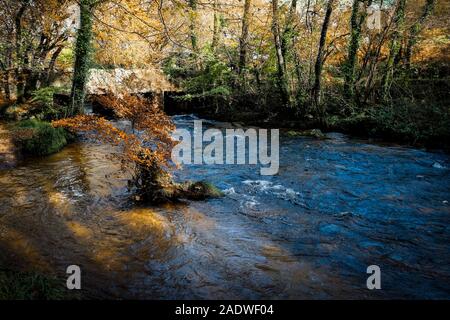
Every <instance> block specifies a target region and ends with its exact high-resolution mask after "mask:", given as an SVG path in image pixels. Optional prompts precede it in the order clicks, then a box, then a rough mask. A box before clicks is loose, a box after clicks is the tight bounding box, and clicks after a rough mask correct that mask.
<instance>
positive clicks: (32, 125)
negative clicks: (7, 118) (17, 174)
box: [14, 119, 68, 156]
mask: <svg viewBox="0 0 450 320" xmlns="http://www.w3.org/2000/svg"><path fill="white" fill-rule="evenodd" d="M14 136H15V140H16V141H17V142H18V143H19V145H20V147H21V148H22V149H23V151H25V153H28V154H33V155H39V156H44V155H49V154H52V153H55V152H58V151H59V150H61V149H62V148H63V147H64V146H65V145H66V144H67V138H68V135H67V133H66V131H65V130H64V129H63V128H54V127H53V126H52V125H51V124H50V123H48V122H44V121H39V120H36V119H30V120H25V121H21V122H19V123H18V124H17V125H16V128H15V130H14Z"/></svg>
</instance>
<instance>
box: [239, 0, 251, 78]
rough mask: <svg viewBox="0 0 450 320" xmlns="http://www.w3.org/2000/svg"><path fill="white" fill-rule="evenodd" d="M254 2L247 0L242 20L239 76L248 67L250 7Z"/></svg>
mask: <svg viewBox="0 0 450 320" xmlns="http://www.w3.org/2000/svg"><path fill="white" fill-rule="evenodd" d="M251 4H252V0H245V3H244V15H243V18H242V32H241V37H240V38H239V68H238V69H239V74H242V72H243V71H244V69H245V68H246V67H247V48H248V29H249V22H250V7H251Z"/></svg>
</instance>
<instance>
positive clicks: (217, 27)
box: [211, 0, 221, 51]
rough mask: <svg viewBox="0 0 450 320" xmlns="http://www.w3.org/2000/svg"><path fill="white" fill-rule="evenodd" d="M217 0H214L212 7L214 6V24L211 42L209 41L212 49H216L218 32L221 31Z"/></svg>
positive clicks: (218, 37)
mask: <svg viewBox="0 0 450 320" xmlns="http://www.w3.org/2000/svg"><path fill="white" fill-rule="evenodd" d="M218 1H219V0H214V4H213V8H214V18H213V19H214V21H213V23H214V26H213V38H212V43H211V47H212V49H213V51H215V50H216V48H217V45H218V44H219V40H220V33H221V21H220V20H221V19H220V15H219V14H218V12H217V8H218V6H219V4H218Z"/></svg>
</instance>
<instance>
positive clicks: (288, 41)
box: [281, 0, 297, 61]
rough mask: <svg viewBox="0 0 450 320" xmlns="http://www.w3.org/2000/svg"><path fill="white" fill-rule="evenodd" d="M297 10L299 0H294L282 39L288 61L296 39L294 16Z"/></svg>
mask: <svg viewBox="0 0 450 320" xmlns="http://www.w3.org/2000/svg"><path fill="white" fill-rule="evenodd" d="M296 11H297V0H292V2H291V7H290V9H289V14H288V17H287V19H286V26H285V28H284V32H283V37H282V39H281V47H282V52H283V57H284V61H287V59H288V57H287V55H288V53H289V51H290V50H291V49H292V44H293V39H294V26H293V23H294V16H295V13H296Z"/></svg>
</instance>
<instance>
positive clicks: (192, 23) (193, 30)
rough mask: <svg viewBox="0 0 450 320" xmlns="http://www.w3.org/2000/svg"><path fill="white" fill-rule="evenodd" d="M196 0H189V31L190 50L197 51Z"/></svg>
mask: <svg viewBox="0 0 450 320" xmlns="http://www.w3.org/2000/svg"><path fill="white" fill-rule="evenodd" d="M197 2H198V0H189V7H190V12H189V33H190V38H191V45H192V51H194V53H198V52H199V50H198V37H197Z"/></svg>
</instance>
